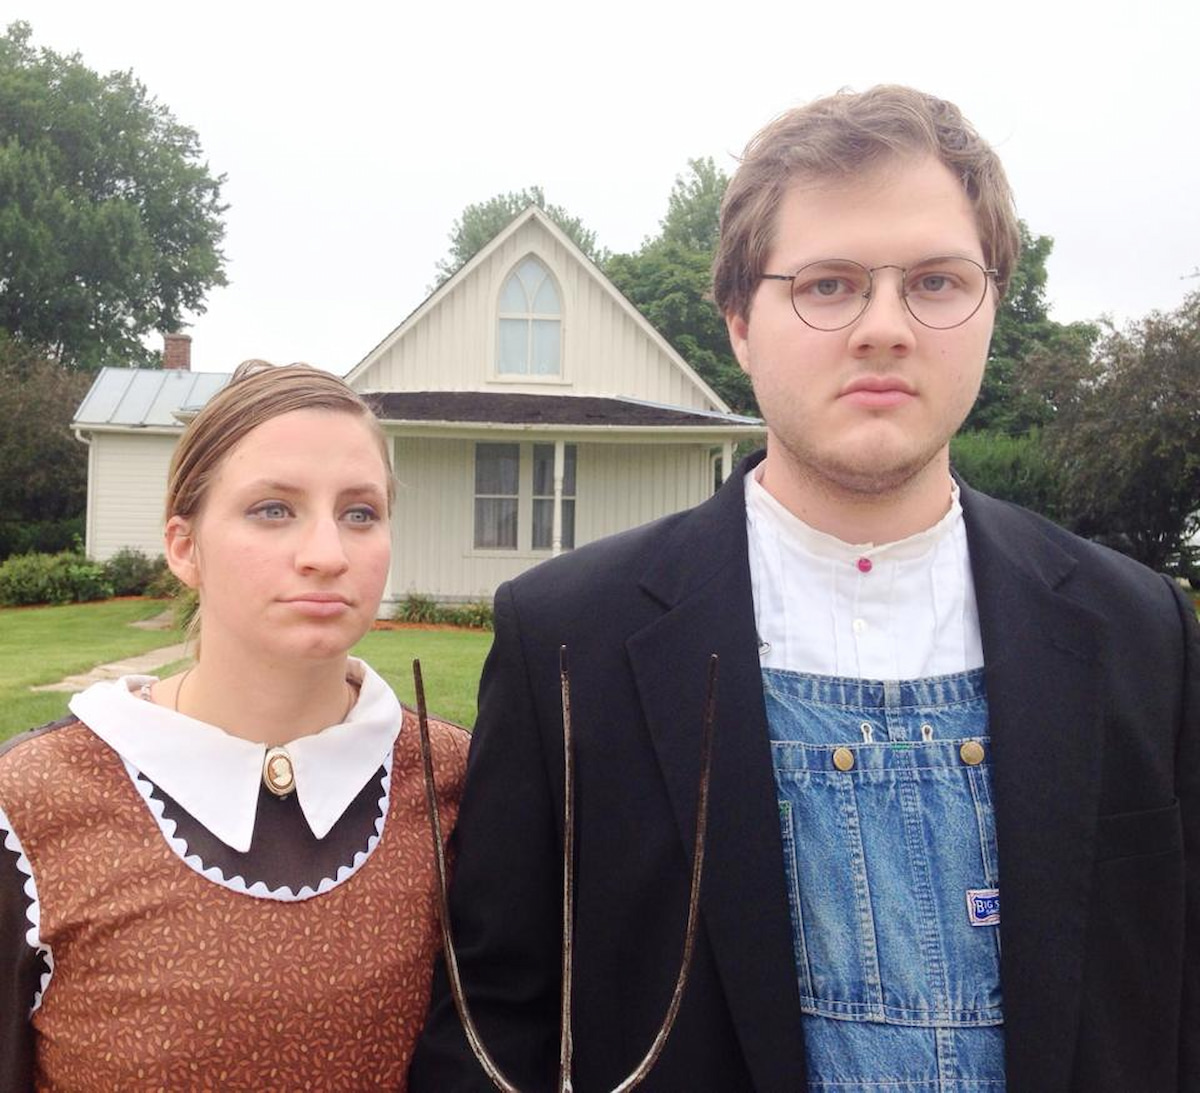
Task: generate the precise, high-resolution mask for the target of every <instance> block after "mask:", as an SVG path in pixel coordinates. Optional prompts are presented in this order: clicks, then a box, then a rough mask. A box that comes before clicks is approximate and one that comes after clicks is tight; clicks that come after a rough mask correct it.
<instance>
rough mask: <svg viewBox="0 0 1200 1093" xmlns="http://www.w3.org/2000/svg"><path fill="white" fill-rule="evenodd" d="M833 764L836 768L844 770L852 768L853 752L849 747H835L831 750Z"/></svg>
mask: <svg viewBox="0 0 1200 1093" xmlns="http://www.w3.org/2000/svg"><path fill="white" fill-rule="evenodd" d="M833 765H834V766H835V767H837V769H838V770H841V771H846V770H853V769H854V752H852V751H851V750H850V749H849V748H836V749H834V752H833Z"/></svg>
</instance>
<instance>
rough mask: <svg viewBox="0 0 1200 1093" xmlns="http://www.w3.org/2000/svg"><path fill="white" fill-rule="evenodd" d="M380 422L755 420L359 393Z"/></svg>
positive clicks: (497, 397) (608, 401)
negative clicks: (362, 394)
mask: <svg viewBox="0 0 1200 1093" xmlns="http://www.w3.org/2000/svg"><path fill="white" fill-rule="evenodd" d="M363 397H364V398H365V399H366V400H367V402H369V403H370V404H371V407H372V409H374V411H375V413H376V414H377V415H378V416H379V417H380V418H381V419H382V420H384V421H453V422H489V423H493V424H499V425H617V426H622V425H624V426H643V427H645V426H663V425H666V426H670V425H676V426H690V427H697V426H699V427H707V428H714V429H719V428H728V427H729V426H731V425H758V424H760V422H759V420H758V419H757V418H752V417H740V416H739V415H737V414H723V413H719V412H717V411H710V412H705V411H701V410H687V409H683V408H676V407H672V406H661V405H658V404H657V403H650V402H638V401H636V400H633V399H624V398H599V397H596V396H592V395H528V394H505V393H503V392H493V391H395V392H388V393H381V394H370V395H364V396H363Z"/></svg>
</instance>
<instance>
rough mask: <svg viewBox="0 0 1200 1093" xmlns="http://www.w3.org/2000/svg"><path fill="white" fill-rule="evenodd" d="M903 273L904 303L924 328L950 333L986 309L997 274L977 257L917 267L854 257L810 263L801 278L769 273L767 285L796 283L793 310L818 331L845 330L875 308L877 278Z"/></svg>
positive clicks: (926, 261)
mask: <svg viewBox="0 0 1200 1093" xmlns="http://www.w3.org/2000/svg"><path fill="white" fill-rule="evenodd" d="M881 269H894V270H898V271H899V273H900V298H901V299H902V300H903V301H904V306H905V307H906V308H908V311H909V314H910V315H912V317H913V318H914V319H916V320H917V322H919V323H920V324H921V325H922V326H928V327H930V328H932V329H933V330H950V329H952V328H953V327H956V326H962V324H963V323H965V322H966V321H967V320H968V319H969V318H970V317H971V316H972V315H974V314H975V312H977V311H978V310H979V308H980V306H981V305H982V304H983V300H984V297H985V296H987V290H988V280H989V278H992V277H995V276H996V273H997V271H996V270H994V269H984V268H983V266H981V265H980V264H979V263H978V262H976V261H974V259H971V258H959V257H956V256H954V255H947V256H944V257H936V258H926V259H924V260H923V261H921V262H918V263H917V264H916V265H915V266H909V267H907V268H905V267H904V266H893V265H886V266H871V267H867V266H864V265H863V264H862V263H861V262H855V261H853V260H851V259H849V258H824V259H822V260H821V261H819V262H809V263H808V265H806V266H803V267H802V268H801V269H799V270H797V271H796V272H795V273H791V274H787V273H764V274H763V275H762V279H763V280H764V281H790V282H791V283H792V308H793V310H794V311H795V312H796V315H797V316H798V318H799V319H800V321H801V322H802V323H804V324H805V325H806V326H811V327H812V328H813V329H814V330H842V329H844V328H845V327H847V326H850V325H851V324H852V323H855V322H857V321H858V319H859V317H860V316H861V315H862V313H863V312H864V311H866V310H867V308H868V307H869V306H870V304H871V297H872V296H873V294H874V291H875V274H876V273H877V272H879V270H881Z"/></svg>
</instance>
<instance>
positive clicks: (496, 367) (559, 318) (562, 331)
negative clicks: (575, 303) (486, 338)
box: [491, 251, 568, 384]
mask: <svg viewBox="0 0 1200 1093" xmlns="http://www.w3.org/2000/svg"><path fill="white" fill-rule="evenodd" d="M530 260H532V261H534V262H536V263H537V264H538V265H539V266H541V268H542V270H543V271H544V272H545V276H546V280H547V281H549V283H550V285H551V287H552V288H553V289H554V293H555V295H556V296H557V297H558V312H557V314H550V313H548V312H547V313H543V312H538V311H533V310H532V308H533V301H529V307H530V310H528V311H503V310H501V304H500V301H501V300H502V299H503V297H504V290H505V288H506V287H507V285H508V283H509V281H510V280H511V279H512V278H513V277H516V275H517V270H519V269H520V268H521V266H522V265H523V264H524V263H525V262H527V261H530ZM523 287H524V286H523V285H522V288H523ZM526 295H527V296H528V294H526ZM566 311H567V305H566V294H565V293H564V291H563V286H562V283H561V282H560V281H559V279H558V276H557V275H556V274H555V272H554V270H553V268H552V267H551V265H550V263H549V262H547V261H546V259H545V258H543V257H542V256H541V255H540V254H537V253H535V252H534V251H528V252H526V253H525V254H523V255H521V257H520V258H518V259H517V261H515V262H514V263H513V264H512V265H511V266H510V267H509V268H508V270H507V272H506V273H505V275H504V276H503V277H502V278H501V279H500V287H499V290H498V291H497V294H496V312H495V315H496V321H495V322H494V323H493V324H492V332H493V345H492V355H491V357H492V379H493V380H495V381H498V382H500V383H530V384H565V383H567V382H568V381H567V375H566V373H567V367H566V360H567V344H566V343H567V324H566ZM514 320H521V321H524V322H525V323H526V339H525V354H526V368H527V369H528V368H529V366H530V365H531V364H532V353H533V324H534V322H557V323H558V371H556V372H531V371H528V370H526V371H524V372H504V371H501V369H500V347H501V334H500V331H501V325H502V323H503V322H504V321H514Z"/></svg>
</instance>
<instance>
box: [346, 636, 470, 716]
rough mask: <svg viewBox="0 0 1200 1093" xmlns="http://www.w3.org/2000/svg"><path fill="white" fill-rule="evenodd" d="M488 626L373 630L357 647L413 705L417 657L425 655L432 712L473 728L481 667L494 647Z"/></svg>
mask: <svg viewBox="0 0 1200 1093" xmlns="http://www.w3.org/2000/svg"><path fill="white" fill-rule="evenodd" d="M491 644H492V635H491V632H490V631H486V630H373V631H372V632H371V633H369V634H368V635H367V636H366V637H365V638H363V639H362V641H360V642H359V643H358V645H357V646H355V648H354V655H355V656H360V657H362V658H363V660H365V661H366V662H367V663H368V664H369V665H371V667H372V668H374V669H375V671H377V672H378V673H379V674H380V675H381V676H383V678H384V679H386V680H387V681H388V682H389V683H390V684H391V685H392V687H393V688H394V689H395V691H396V694H398V695H399V696H400V701H401V702H405V703H407V704H408V705H410V706H412V705H414V704H415V702H416V699H415V697H414V695H413V680H412V662H413V659H414V658H417V659H419V660H420V661H421V675H422V677H423V678H424V680H425V701H426V703H427V704H428V706H429V712H430V713H431V714H437V715H438V716H439V717H444V718H446V719H447V720H450V721H455V722H457V723H458V724H460V725H465V726H466V727H467V728H470V727H471V726H472V725H474V724H475V694H476V691H477V689H478V687H479V670H480V669H481V668H482V667H483V658H484V657H485V656H487V651H488V649H489V648H491Z"/></svg>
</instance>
